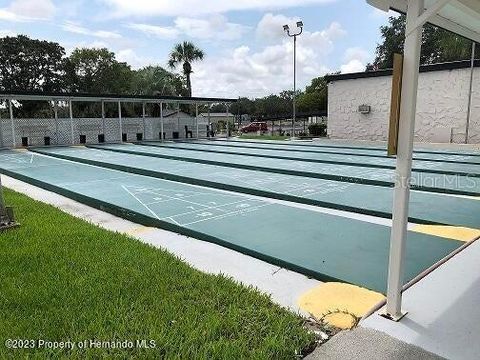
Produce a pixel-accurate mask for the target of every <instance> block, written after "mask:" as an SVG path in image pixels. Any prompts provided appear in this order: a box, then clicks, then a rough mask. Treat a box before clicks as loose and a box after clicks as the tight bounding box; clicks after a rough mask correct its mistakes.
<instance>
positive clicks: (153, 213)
mask: <svg viewBox="0 0 480 360" xmlns="http://www.w3.org/2000/svg"><path fill="white" fill-rule="evenodd" d="M122 188H123V190H125V191H126V192H127V193H129V194H130V195H131V196H132V197H133V198H134V199H135V200H137V201H138V202H139V203H140V204H141V205H142V206H143V207H145V209H147V210H148V211H149V212H150V213H151V214H152V215H153V216H155V217H156V218H157V219H158V220H160V218H159V217H158V215H157V214H156V213H155V211H153V210H152V209H150V208H149V207H148V206H147V205H145V204H144V203H143V202H142V200H140V199H139V198H137V197H136V196H135V195H134V194H132V193H131V192H130V191H129V190H128V189H127V188H126V187H125V186H123V185H122Z"/></svg>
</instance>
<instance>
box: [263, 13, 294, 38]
mask: <svg viewBox="0 0 480 360" xmlns="http://www.w3.org/2000/svg"><path fill="white" fill-rule="evenodd" d="M299 20H300V18H297V17H295V18H288V17H286V16H284V15H273V14H271V13H268V14H265V15H264V16H263V18H262V19H261V20H260V22H259V23H258V25H257V30H256V33H257V38H259V39H262V40H265V41H275V40H278V39H281V38H283V37H285V33H284V31H283V25H285V24H287V25H289V26H290V28H291V29H292V30H293V29H296V27H297V25H296V22H297V21H299Z"/></svg>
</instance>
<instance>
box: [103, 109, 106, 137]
mask: <svg viewBox="0 0 480 360" xmlns="http://www.w3.org/2000/svg"><path fill="white" fill-rule="evenodd" d="M102 134H103V136H104V137H106V135H105V101H103V100H102Z"/></svg>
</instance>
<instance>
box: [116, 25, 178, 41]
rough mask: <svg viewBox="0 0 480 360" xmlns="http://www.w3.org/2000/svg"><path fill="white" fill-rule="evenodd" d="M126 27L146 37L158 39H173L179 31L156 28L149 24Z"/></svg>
mask: <svg viewBox="0 0 480 360" xmlns="http://www.w3.org/2000/svg"><path fill="white" fill-rule="evenodd" d="M125 26H126V27H128V28H130V29H133V30H137V31H141V32H143V33H145V34H147V35H152V36H156V37H158V38H160V39H174V38H176V37H177V36H178V35H179V31H178V30H177V29H175V28H174V27H171V26H165V27H164V26H157V25H149V24H128V25H125Z"/></svg>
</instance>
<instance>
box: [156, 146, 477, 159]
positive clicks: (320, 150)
mask: <svg viewBox="0 0 480 360" xmlns="http://www.w3.org/2000/svg"><path fill="white" fill-rule="evenodd" d="M175 142H177V143H189V144H208V145H211V146H218V147H230V146H233V147H240V148H247V149H270V150H275V149H279V150H288V151H290V152H298V153H314V154H315V153H317V154H338V155H356V156H367V157H372V158H382V159H384V158H388V159H394V158H392V157H389V156H387V151H386V150H384V151H383V152H380V151H378V150H377V149H372V150H365V149H343V148H328V147H320V146H313V147H308V146H295V144H291V143H290V142H287V141H284V142H279V141H278V144H270V143H264V142H260V141H257V142H246V141H241V142H240V141H231V140H222V141H212V140H188V141H187V140H175ZM147 143H148V142H147ZM413 159H414V160H428V161H439V162H450V163H454V164H480V153H479V154H478V155H453V154H440V153H438V154H429V153H416V152H414V154H413Z"/></svg>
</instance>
